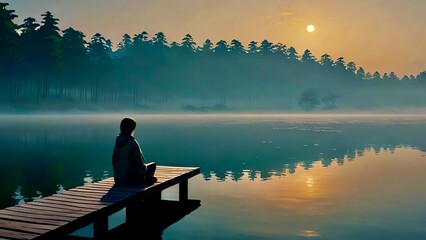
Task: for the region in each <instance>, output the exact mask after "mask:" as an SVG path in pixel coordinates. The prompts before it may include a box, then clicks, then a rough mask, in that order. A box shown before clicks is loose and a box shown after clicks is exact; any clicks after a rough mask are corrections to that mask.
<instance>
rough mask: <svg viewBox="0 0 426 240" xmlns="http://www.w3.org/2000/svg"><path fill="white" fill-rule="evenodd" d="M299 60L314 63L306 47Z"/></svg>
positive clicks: (313, 58)
mask: <svg viewBox="0 0 426 240" xmlns="http://www.w3.org/2000/svg"><path fill="white" fill-rule="evenodd" d="M301 61H302V62H304V63H308V64H312V63H315V61H316V59H315V57H314V56H313V55H312V53H311V51H310V50H309V49H306V50H305V52H304V53H303V55H302V58H301Z"/></svg>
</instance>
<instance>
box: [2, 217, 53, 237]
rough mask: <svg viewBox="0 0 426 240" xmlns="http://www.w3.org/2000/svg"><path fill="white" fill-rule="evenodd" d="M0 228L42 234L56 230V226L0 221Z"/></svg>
mask: <svg viewBox="0 0 426 240" xmlns="http://www.w3.org/2000/svg"><path fill="white" fill-rule="evenodd" d="M0 228H3V229H9V230H17V231H19V232H30V233H37V234H44V233H46V232H49V231H51V230H54V229H56V228H58V226H54V225H46V224H37V223H26V222H18V221H12V220H1V219H0Z"/></svg>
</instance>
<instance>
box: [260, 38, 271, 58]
mask: <svg viewBox="0 0 426 240" xmlns="http://www.w3.org/2000/svg"><path fill="white" fill-rule="evenodd" d="M272 45H273V44H272V43H271V42H269V41H268V40H263V41H262V42H261V43H260V47H259V52H260V54H262V55H268V54H271V53H272V52H273V51H272Z"/></svg>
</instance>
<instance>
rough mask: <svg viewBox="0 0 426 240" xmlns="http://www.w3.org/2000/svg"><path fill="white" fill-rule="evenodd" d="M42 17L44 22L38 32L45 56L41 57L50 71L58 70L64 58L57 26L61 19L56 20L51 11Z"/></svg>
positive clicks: (41, 48)
mask: <svg viewBox="0 0 426 240" xmlns="http://www.w3.org/2000/svg"><path fill="white" fill-rule="evenodd" d="M41 16H43V21H42V22H41V23H42V25H41V26H40V28H39V30H38V32H39V33H40V38H41V42H40V50H41V51H42V52H43V53H44V54H43V55H42V56H40V57H41V59H42V61H44V63H45V64H46V65H47V68H48V69H51V68H56V67H58V66H59V64H60V60H61V58H62V49H61V35H60V34H59V31H60V30H59V28H58V26H57V25H58V21H59V19H57V18H54V17H53V15H52V13H51V12H49V11H47V12H46V13H44V14H42V15H41Z"/></svg>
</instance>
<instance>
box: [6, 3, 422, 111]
mask: <svg viewBox="0 0 426 240" xmlns="http://www.w3.org/2000/svg"><path fill="white" fill-rule="evenodd" d="M41 17H42V21H41V22H38V21H37V20H36V19H35V18H33V17H28V18H26V19H24V20H23V23H21V24H18V23H16V22H15V20H16V18H17V15H16V14H15V11H14V10H11V9H9V8H8V4H7V3H0V111H1V112H31V111H40V110H43V111H64V110H68V111H73V110H82V111H109V112H114V111H121V110H135V111H139V110H140V111H151V110H152V111H187V112H191V111H192V112H193V111H278V112H280V111H281V112H293V111H339V110H344V109H346V110H347V109H349V110H365V111H368V110H372V111H376V110H379V109H384V110H386V109H390V110H392V109H401V108H403V109H419V108H422V107H425V105H426V101H425V100H426V97H425V96H426V94H425V87H426V71H423V72H420V73H418V74H416V75H410V76H407V75H404V76H397V75H396V74H395V73H394V72H390V73H379V72H377V71H376V72H373V73H370V72H367V71H365V70H364V69H363V67H362V66H358V65H357V64H356V63H354V62H350V61H346V60H345V58H344V57H337V58H332V57H331V56H330V55H328V54H323V55H322V56H319V57H316V56H314V55H313V54H312V52H311V51H310V50H309V49H306V50H304V51H301V52H298V51H297V50H296V49H295V48H294V47H291V46H287V45H285V44H284V43H273V42H270V41H268V40H262V41H251V42H250V43H248V44H247V46H245V45H244V44H243V43H242V42H240V41H238V40H237V39H233V40H230V41H225V40H220V41H218V42H216V43H214V42H212V41H211V40H209V39H206V40H205V41H204V42H202V43H199V44H197V43H196V42H195V40H194V38H193V37H192V36H191V34H186V35H185V36H183V38H182V40H181V41H179V42H169V41H168V39H167V37H166V34H165V33H163V32H157V33H155V34H152V35H150V34H149V33H147V32H145V31H141V33H139V34H134V35H129V34H124V35H123V37H122V40H121V42H119V43H115V44H114V43H113V42H112V41H111V40H109V39H108V38H106V37H104V36H103V35H102V34H101V33H96V34H95V35H93V36H91V37H87V36H85V34H84V33H83V32H81V31H79V30H77V29H73V28H71V27H70V28H67V29H64V30H61V29H59V27H58V23H59V19H58V18H56V17H55V16H54V15H53V14H52V13H51V12H49V11H47V12H45V13H43V14H41ZM360 54H366V53H362V52H361V53H360ZM369 54H374V53H369ZM395 57H397V56H395Z"/></svg>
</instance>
